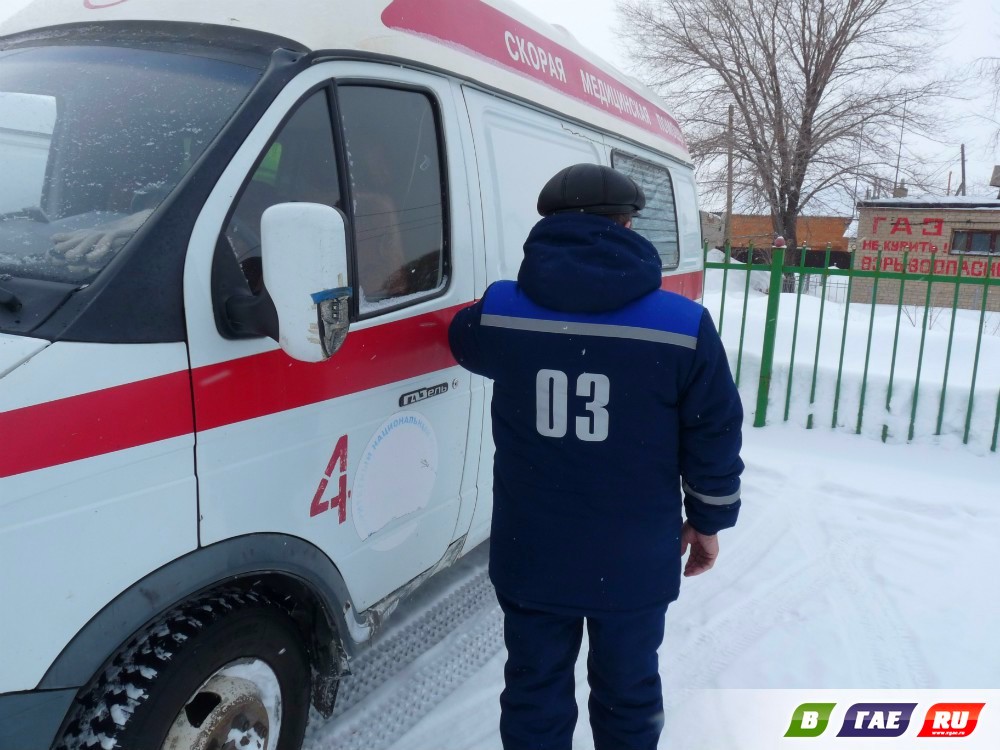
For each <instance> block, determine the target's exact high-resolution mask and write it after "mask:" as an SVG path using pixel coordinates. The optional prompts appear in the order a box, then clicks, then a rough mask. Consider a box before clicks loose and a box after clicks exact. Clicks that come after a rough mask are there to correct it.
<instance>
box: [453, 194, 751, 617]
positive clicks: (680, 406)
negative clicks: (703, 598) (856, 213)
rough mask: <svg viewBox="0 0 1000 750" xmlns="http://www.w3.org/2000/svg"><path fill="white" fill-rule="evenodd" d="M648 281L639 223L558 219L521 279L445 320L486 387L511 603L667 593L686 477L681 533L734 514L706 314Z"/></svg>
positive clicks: (730, 403)
mask: <svg viewBox="0 0 1000 750" xmlns="http://www.w3.org/2000/svg"><path fill="white" fill-rule="evenodd" d="M660 283H661V276H660V259H659V256H658V255H657V252H656V249H655V248H654V247H653V246H652V245H651V244H650V243H649V242H648V241H647V240H645V239H644V238H643V237H641V236H640V235H639V234H637V233H635V232H633V231H632V230H630V229H625V228H624V227H621V226H619V225H618V224H616V223H614V222H613V221H611V220H610V219H607V218H605V217H602V216H595V215H590V214H580V213H575V214H556V215H553V216H550V217H548V218H545V219H542V220H541V221H540V222H538V224H537V225H536V226H535V227H534V229H532V231H531V233H530V235H529V236H528V240H527V242H526V243H525V246H524V261H523V263H522V264H521V269H520V272H519V274H518V280H517V283H515V282H513V281H500V282H497V283H495V284H493V285H491V286H490V287H489V288H488V289H487V290H486V293H485V294H484V295H483V298H482V299H481V300H480V301H479V302H477V303H476V304H474V305H472V306H471V307H468V308H466V309H464V310H461V311H460V312H459V313H458V314H457V315H456V316H455V319H454V321H453V322H452V324H451V328H450V331H449V338H450V341H451V349H452V352H453V353H454V355H455V358H456V359H457V360H458V362H459V364H461V365H462V366H463V367H465V368H466V369H468V370H471V371H472V372H474V373H478V374H480V375H484V376H486V377H488V378H492V379H493V381H494V390H493V439H494V442H495V443H496V455H495V458H494V489H493V526H492V532H491V551H490V576H491V578H492V580H493V583H494V585H495V586H496V588H497V590H498V591H499V592H500V593H502V594H503V595H505V596H507V597H508V598H510V599H514V600H516V601H519V602H522V603H526V604H534V605H537V606H539V607H543V608H555V609H559V610H568V611H574V612H582V613H586V612H595V613H600V612H608V611H626V610H634V609H640V608H644V607H648V606H655V605H661V604H662V605H665V604H666V603H668V602H670V601H673V600H674V599H676V598H677V594H678V590H679V587H680V562H681V556H680V531H681V525H682V509H681V505H682V503H681V498H682V489H681V483H682V480H683V486H684V490H683V506H684V510H685V511H686V514H687V518H688V520H689V521H690V523H691V525H692V526H693V527H694V528H695V529H697V530H698V531H700V532H702V533H704V534H714V533H716V532H717V531H719V530H720V529H725V528H728V527H730V526H732V525H733V524H735V523H736V516H737V513H738V511H739V507H740V500H739V495H740V480H739V476H740V472H741V471H742V470H743V463H742V462H741V461H740V457H739V452H740V444H741V434H740V430H741V426H742V420H743V410H742V406H741V404H740V398H739V394H738V393H737V391H736V387H735V385H734V384H733V378H732V375H731V374H730V370H729V364H728V362H727V360H726V355H725V352H724V351H723V348H722V342H721V341H720V339H719V335H718V333H717V332H716V330H715V326H714V325H713V323H712V319H711V317H710V316H709V314H708V312H707V311H706V310H705V309H704V308H703V307H702V306H701V305H699V304H697V303H695V302H692V301H691V300H688V299H686V298H684V297H681V296H679V295H676V294H672V293H670V292H665V291H661V290H660Z"/></svg>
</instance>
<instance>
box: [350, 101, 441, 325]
mask: <svg viewBox="0 0 1000 750" xmlns="http://www.w3.org/2000/svg"><path fill="white" fill-rule="evenodd" d="M338 99H339V107H340V113H341V118H342V121H343V132H344V142H345V146H346V153H347V171H348V177H349V184H350V186H351V195H352V204H353V205H352V206H351V208H352V211H351V213H352V218H353V228H354V237H355V251H356V253H357V259H356V263H355V268H356V269H357V285H356V286H357V289H358V305H359V311H360V313H361V315H363V316H364V315H370V314H373V313H376V312H379V311H380V310H382V309H384V308H389V307H396V306H398V305H402V304H406V303H408V302H411V301H412V302H416V301H418V300H420V299H423V298H426V297H427V296H431V295H433V294H434V293H435V292H437V291H440V290H442V289H443V288H444V286H445V284H446V283H447V254H446V252H445V237H446V232H445V212H444V195H445V188H444V182H443V179H442V173H443V169H442V160H441V151H440V149H439V142H440V140H439V137H438V133H439V128H438V122H437V117H436V111H435V105H434V103H433V102H432V100H431V99H430V97H429V96H427V95H426V94H424V93H421V92H419V91H412V90H406V89H392V88H384V87H377V86H363V85H350V84H345V85H341V86H340V87H339V88H338Z"/></svg>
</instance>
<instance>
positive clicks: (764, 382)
mask: <svg viewBox="0 0 1000 750" xmlns="http://www.w3.org/2000/svg"><path fill="white" fill-rule="evenodd" d="M784 265H785V248H783V247H772V248H771V281H770V283H769V285H768V290H767V319H766V320H765V321H764V351H763V352H761V356H760V380H759V381H758V383H757V411H756V413H755V414H754V418H753V426H754V427H763V426H764V425H765V424H766V423H767V401H768V396H769V395H770V392H771V371H772V369H773V367H774V340H775V338H776V336H777V333H778V303H779V301H780V299H781V285H782V269H783V268H784ZM748 272H749V271H748Z"/></svg>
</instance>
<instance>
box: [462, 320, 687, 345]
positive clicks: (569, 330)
mask: <svg viewBox="0 0 1000 750" xmlns="http://www.w3.org/2000/svg"><path fill="white" fill-rule="evenodd" d="M481 322H482V325H484V326H492V327H494V328H510V329H513V330H516V331H534V332H536V333H562V334H567V335H570V336H602V337H604V338H613V339H634V340H636V341H652V342H654V343H657V344H672V345H674V346H682V347H684V348H685V349H697V348H698V337H697V336H688V335H686V334H683V333H671V332H670V331H658V330H656V329H655V328H636V327H633V326H616V325H608V324H606V323H574V322H570V321H564V320H537V319H535V318H515V317H512V316H508V315H489V314H485V313H484V314H483V316H482V319H481Z"/></svg>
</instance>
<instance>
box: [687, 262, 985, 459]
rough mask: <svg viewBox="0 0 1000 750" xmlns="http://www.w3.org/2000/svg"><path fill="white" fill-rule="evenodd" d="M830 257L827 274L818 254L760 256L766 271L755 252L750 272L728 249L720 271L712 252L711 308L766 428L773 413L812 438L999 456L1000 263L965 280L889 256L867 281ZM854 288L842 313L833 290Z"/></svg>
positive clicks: (939, 265)
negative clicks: (978, 449) (816, 431)
mask: <svg viewBox="0 0 1000 750" xmlns="http://www.w3.org/2000/svg"><path fill="white" fill-rule="evenodd" d="M807 249H808V248H803V250H807ZM830 252H831V251H830V249H829V248H828V249H827V250H826V251H825V262H824V263H823V264H822V267H807V266H806V265H805V264H806V257H807V253H806V252H799V253H797V254H794V255H793V256H792V257H793V258H794V257H797V260H794V261H792V262H791V263H789V262H786V258H787V254H786V250H785V248H770V249H766V250H764V251H763V253H761V252H760V251H758V252H757V254H758V255H763V256H764V258H765V260H763V261H762V260H757V261H756V262H755V261H754V257H755V251H754V249H753V247H752V246H751V247H750V248H749V251H748V255H747V260H748V261H750V262H749V263H741V262H738V261H736V260H734V259H733V257H732V251H731V249H730V248H729V246H728V245H727V246H726V248H725V250H724V251H723V252H722V253H721V255H722V257H721V259H716V260H713V259H711V258H710V257H709V249H708V246H707V244H706V246H705V270H706V292H705V303H706V306H708V307H709V310H710V311H711V312H712V314H713V315H714V316H716V322H717V326H718V328H719V332H720V333H721V334H722V335H723V339H724V340H725V342H726V345H727V349H728V350H729V352H730V356H731V357H733V358H734V360H735V361H734V363H733V364H734V374H735V378H736V382H737V385H739V386H740V388H741V391H742V392H743V394H744V400H745V401H746V402H747V403H750V402H751V401H752V402H753V403H755V411H754V415H753V417H754V420H753V424H754V426H755V427H763V426H764V425H765V424H767V423H768V414H769V410H770V412H771V414H772V417H773V415H774V414H775V413H780V414H781V415H782V420H783V421H786V422H787V421H790V420H794V419H796V418H798V417H802V418H803V422H804V426H805V427H807V428H809V429H812V428H813V427H814V426H816V424H818V423H820V421H821V420H822V421H824V422H827V423H828V424H830V426H831V427H833V428H841V429H844V428H849V429H853V431H854V432H857V433H859V434H860V433H862V431H863V429H864V430H865V431H866V432H871V433H873V434H875V435H878V434H880V436H881V439H882V440H883V441H887V440H889V439H893V440H903V439H904V436H905V440H906V441H911V440H913V439H914V437H915V434H916V433H917V432H921V433H922V434H923V433H927V434H933V435H942V434H950V435H955V436H956V437H958V438H961V440H962V442H963V443H965V444H969V442H970V436H971V437H973V438H974V440H973V442H975V443H976V444H977V445H981V446H983V448H986V447H988V449H989V450H990V451H992V452H994V453H995V452H996V451H997V442H998V433H1000V278H998V277H1000V273H998V269H1000V257H996V256H989V257H987V258H986V259H985V273H982V269H983V262H982V259H977V260H976V263H977V264H978V265H977V270H979V271H980V275H978V276H977V277H972V276H970V275H963V269H964V268H965V267H966V265H967V264H966V263H963V262H962V259H961V258H958V259H957V262H956V263H952V261H953V260H955V258H956V256H947V258H945V257H944V256H942V257H941V258H933V257H932V258H930V260H929V262H928V260H927V258H921V259H918V258H914V259H911V258H910V257H909V253H900V254H895V253H894V254H892V256H893V257H888V254H887V257H883V253H882V252H879V253H878V256H877V258H876V259H874V263H867V262H866V263H867V265H869V266H870V265H874V268H869V269H867V270H859V269H854V268H852V269H839V268H835V267H834V268H831V267H830ZM715 253H716V258H718V254H719V251H715ZM768 255H769V261H768V260H767V259H766V258H767V256H768ZM814 257H815V253H814ZM900 258H901V260H900ZM946 270H947V271H957V272H956V273H952V274H946V273H945V271H946ZM734 275H735V276H737V277H738V278H733V277H734ZM720 276H721V284H719V283H718V282H719V281H720V279H719V277H720ZM755 277H756V279H755ZM754 279H755V280H754ZM709 280H714V282H713V283H709ZM844 283H846V294H844V295H843V298H842V301H836V302H834V301H831V300H830V299H828V296H830V295H829V294H828V293H829V292H830V291H831V290H833V289H836V290H837V291H838V294H837V296H838V297H839V296H840V294H839V293H840V292H843V291H844V290H843V286H842V285H843V284H844ZM896 286H898V291H897V290H896V289H895V287H896ZM924 286H925V287H926V289H924V288H923V287H924ZM720 287H721V288H720ZM869 287H870V291H869ZM907 289H909V290H910V293H909V295H908V294H907ZM880 290H881V291H880ZM935 290H936V291H937V294H936V295H935V294H934V291H935ZM942 290H944V292H942ZM765 297H766V300H765ZM804 297H806V298H807V299H808V300H809V301H808V302H807V303H806V307H807V308H808V314H804V309H803V298H804ZM915 297H918V298H919V299H915ZM741 298H742V299H741ZM943 300H944V301H945V304H942V301H943ZM977 300H978V305H977V304H975V302H976V301H977ZM727 307H728V308H729V309H728V310H727ZM793 309H794V312H792V310H793ZM942 317H946V318H947V320H946V321H944V322H947V326H946V327H947V339H946V341H947V343H946V345H945V332H944V330H945V326H944V325H943V324H940V323H942V321H941V318H942ZM734 318H736V320H734ZM748 321H750V322H749V323H748ZM737 323H738V326H739V332H738V337H737V334H736V332H735V328H734V326H735V325H736V324H737ZM824 323H825V324H826V328H827V330H824ZM939 324H940V325H939ZM834 325H835V326H836V330H834V331H832V332H831V331H830V327H831V326H834ZM911 329H912V330H911ZM751 332H752V333H753V335H752V336H751V335H750V334H751ZM918 334H919V335H918ZM824 336H825V338H824ZM890 341H891V356H890V355H889V349H890ZM737 342H738V343H737ZM973 342H974V345H973ZM734 345H735V346H734ZM734 349H735V354H734ZM931 349H933V351H930V350H931ZM942 349H943V352H942ZM810 350H811V351H810ZM862 351H863V352H864V353H863V363H862V361H861V357H862V355H861V352H862ZM797 355H798V358H797ZM810 355H811V356H810ZM904 359H905V360H906V364H905V365H903V366H901V362H902V360H904ZM751 365H753V366H756V367H757V372H756V381H755V382H756V393H755V394H754V393H753V387H754V383H753V382H747V374H748V369H749V368H751ZM984 366H985V375H984V370H983V368H984ZM803 379H804V380H803ZM741 381H742V382H741ZM776 381H782V382H781V385H783V386H784V387H783V388H777V387H776V386H777V382H776ZM928 381H929V382H928ZM782 400H783V402H784V403H783V404H782V403H781V402H782ZM847 402H849V403H847ZM782 406H783V408H781V409H780V412H776V411H775V409H776V407H782ZM827 410H828V411H827ZM824 412H826V415H824ZM935 412H936V414H935ZM963 413H964V419H963ZM873 421H874V422H875V423H876V424H872V423H873ZM990 428H992V429H990Z"/></svg>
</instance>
